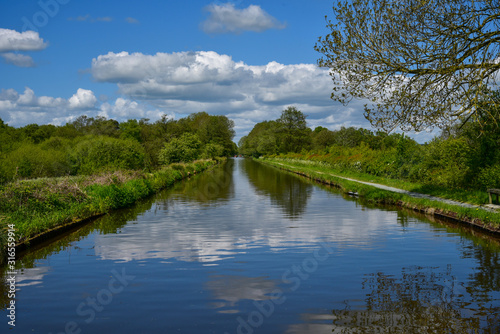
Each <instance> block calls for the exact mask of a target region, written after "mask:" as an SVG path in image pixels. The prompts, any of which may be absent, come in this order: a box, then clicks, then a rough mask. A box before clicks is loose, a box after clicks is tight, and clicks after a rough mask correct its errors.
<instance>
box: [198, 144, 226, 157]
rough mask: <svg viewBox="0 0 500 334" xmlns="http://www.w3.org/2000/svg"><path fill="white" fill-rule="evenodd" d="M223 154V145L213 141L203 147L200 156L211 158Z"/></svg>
mask: <svg viewBox="0 0 500 334" xmlns="http://www.w3.org/2000/svg"><path fill="white" fill-rule="evenodd" d="M223 155H224V146H222V145H219V144H215V143H209V144H207V145H206V146H205V148H204V149H203V152H202V154H201V157H202V158H203V159H213V158H216V157H221V156H223Z"/></svg>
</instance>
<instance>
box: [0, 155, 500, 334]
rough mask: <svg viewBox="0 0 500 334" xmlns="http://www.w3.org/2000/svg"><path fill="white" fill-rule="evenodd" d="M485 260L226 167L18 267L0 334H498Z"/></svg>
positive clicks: (246, 165) (249, 165) (456, 241)
mask: <svg viewBox="0 0 500 334" xmlns="http://www.w3.org/2000/svg"><path fill="white" fill-rule="evenodd" d="M499 254H500V247H499V241H498V239H495V238H493V237H491V236H487V235H482V234H481V233H478V232H477V231H468V230H464V229H463V228H460V227H456V226H453V225H450V224H446V223H444V222H439V221H435V220H430V219H429V218H425V217H418V216H416V215H415V214H414V213H411V212H406V211H401V210H397V209H395V208H384V207H376V206H371V205H369V204H364V203H362V202H360V200H358V199H354V198H350V197H347V196H345V195H342V194H340V193H339V192H337V191H336V190H335V189H329V188H326V187H322V186H318V185H316V184H313V183H311V182H309V181H308V180H305V179H303V178H300V177H297V176H295V175H291V174H288V173H285V172H281V171H278V170H276V169H274V168H271V167H268V166H265V165H262V164H259V163H257V162H254V161H252V160H246V159H231V160H229V161H228V162H227V163H226V164H224V165H223V166H219V167H216V168H213V169H211V170H209V171H206V172H204V173H202V174H200V175H197V176H195V177H192V178H191V179H189V180H186V181H184V182H181V183H179V184H177V185H176V186H175V187H174V188H172V189H169V190H167V191H164V192H162V193H160V194H158V195H157V196H155V197H154V198H151V199H149V200H146V201H143V202H140V203H138V204H137V205H136V206H134V207H132V208H130V209H126V210H120V211H116V212H113V213H112V214H110V215H107V216H104V217H102V218H100V219H98V220H96V221H95V222H93V223H90V224H88V225H86V226H84V227H83V228H81V229H78V230H77V231H73V232H71V233H68V234H67V235H65V236H63V237H61V238H59V239H58V240H56V241H53V242H52V243H50V244H47V245H44V246H43V247H37V248H36V249H33V250H31V251H30V252H28V253H26V254H24V255H23V256H22V258H20V259H18V261H17V263H18V267H19V268H18V275H17V277H16V278H17V285H16V287H17V291H16V298H15V302H16V304H15V305H16V322H15V324H16V326H15V327H12V326H9V325H8V324H7V322H8V321H9V318H8V317H7V315H8V314H9V312H10V311H9V310H7V306H8V305H9V304H8V303H9V301H10V299H9V298H8V291H7V286H6V285H4V286H3V287H2V290H1V294H0V301H1V304H0V309H1V312H0V313H1V314H0V315H1V316H2V317H1V319H3V320H2V323H0V333H134V334H137V333H223V334H224V333H245V334H251V333H499V331H500V327H499V323H500V263H499ZM8 278H9V276H8V275H6V274H5V272H4V281H5V282H7V279H8ZM11 327H12V329H11Z"/></svg>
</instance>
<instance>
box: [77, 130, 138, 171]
mask: <svg viewBox="0 0 500 334" xmlns="http://www.w3.org/2000/svg"><path fill="white" fill-rule="evenodd" d="M69 159H70V162H71V168H72V171H73V173H74V174H85V175H90V174H95V173H99V172H101V171H106V170H116V169H141V168H143V167H144V149H143V148H142V146H141V145H140V144H139V143H138V142H137V141H134V140H130V139H117V138H111V137H104V136H102V137H89V138H88V139H86V140H83V141H81V142H80V143H78V144H77V145H76V147H75V148H74V149H73V151H72V152H71V154H70V157H69Z"/></svg>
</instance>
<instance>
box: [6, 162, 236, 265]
mask: <svg viewBox="0 0 500 334" xmlns="http://www.w3.org/2000/svg"><path fill="white" fill-rule="evenodd" d="M225 160H226V158H216V159H210V160H208V159H207V160H198V161H194V162H191V163H174V164H170V165H169V166H166V167H164V168H162V169H160V170H158V171H156V172H154V173H146V172H141V171H114V172H108V173H103V174H100V175H92V176H74V177H58V178H41V179H33V180H22V181H16V182H12V183H9V184H8V185H7V186H5V187H3V189H2V190H1V191H0V199H1V202H2V212H3V215H4V216H3V217H0V224H1V225H2V230H6V228H7V226H8V225H14V226H15V231H16V249H17V250H23V249H26V248H28V247H30V246H32V245H34V244H36V243H38V242H41V241H44V240H46V239H47V238H50V237H53V236H56V235H59V234H61V233H64V232H65V231H67V230H68V229H70V228H74V227H75V226H78V225H82V224H85V223H86V222H89V221H91V220H93V219H95V218H97V217H100V216H102V215H104V214H106V213H109V212H110V211H112V210H115V209H120V208H125V207H128V206H131V205H133V204H134V203H136V202H137V201H138V200H141V199H144V198H146V197H148V196H151V195H153V194H155V193H157V192H159V191H160V190H162V189H165V188H168V187H170V186H172V185H173V184H174V183H175V182H177V181H180V180H182V179H185V178H187V177H190V176H191V175H194V174H197V173H200V172H202V171H204V170H206V169H208V168H210V167H212V166H214V165H216V164H219V163H221V162H224V161H225ZM6 235H7V234H6V233H2V234H1V236H2V237H1V239H0V247H1V249H2V254H1V256H0V264H1V263H2V262H3V261H4V260H5V252H6V250H7V247H6V246H7V239H6V238H5V236H6Z"/></svg>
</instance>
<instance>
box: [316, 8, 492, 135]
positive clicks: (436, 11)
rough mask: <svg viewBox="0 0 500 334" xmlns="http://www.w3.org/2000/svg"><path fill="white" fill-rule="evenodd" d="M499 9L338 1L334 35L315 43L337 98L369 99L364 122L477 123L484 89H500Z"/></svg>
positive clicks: (408, 126) (390, 125)
mask: <svg viewBox="0 0 500 334" xmlns="http://www.w3.org/2000/svg"><path fill="white" fill-rule="evenodd" d="M499 8H500V2H499V1H498V0H475V1H470V0H449V1H441V0H352V1H351V0H340V1H336V2H335V5H334V7H333V17H334V20H329V21H328V24H327V27H328V28H329V29H330V31H331V32H330V33H329V34H328V35H326V36H325V37H322V38H320V39H319V41H318V43H317V44H316V46H315V49H316V50H317V51H318V52H320V53H322V54H323V57H322V58H321V59H320V60H319V61H318V63H319V65H320V66H322V67H327V68H330V69H331V72H330V74H331V77H332V79H333V82H334V88H333V93H332V95H331V97H332V99H334V100H336V101H340V102H342V103H344V104H345V103H348V102H349V101H350V100H352V99H354V98H360V99H367V100H369V101H370V105H367V106H365V117H366V118H367V119H368V120H369V121H370V122H371V123H372V125H374V126H376V127H378V128H382V129H386V130H389V131H390V130H392V129H394V128H396V127H401V128H402V129H404V130H421V129H423V128H426V127H433V126H438V127H441V128H444V127H446V126H448V125H449V124H450V122H455V121H460V122H462V123H463V122H467V121H469V120H470V119H473V118H475V119H476V120H480V119H481V117H480V115H479V110H480V105H481V101H484V100H486V98H487V95H488V94H487V90H485V89H484V88H486V87H489V88H492V89H498V88H497V87H498V86H497V82H496V80H497V79H498V71H499V70H500V61H499V56H500V53H499V50H500V29H499V28H500V10H499ZM490 103H495V104H496V105H497V106H498V105H500V104H499V101H494V100H492V101H490ZM483 124H485V123H481V125H483Z"/></svg>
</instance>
